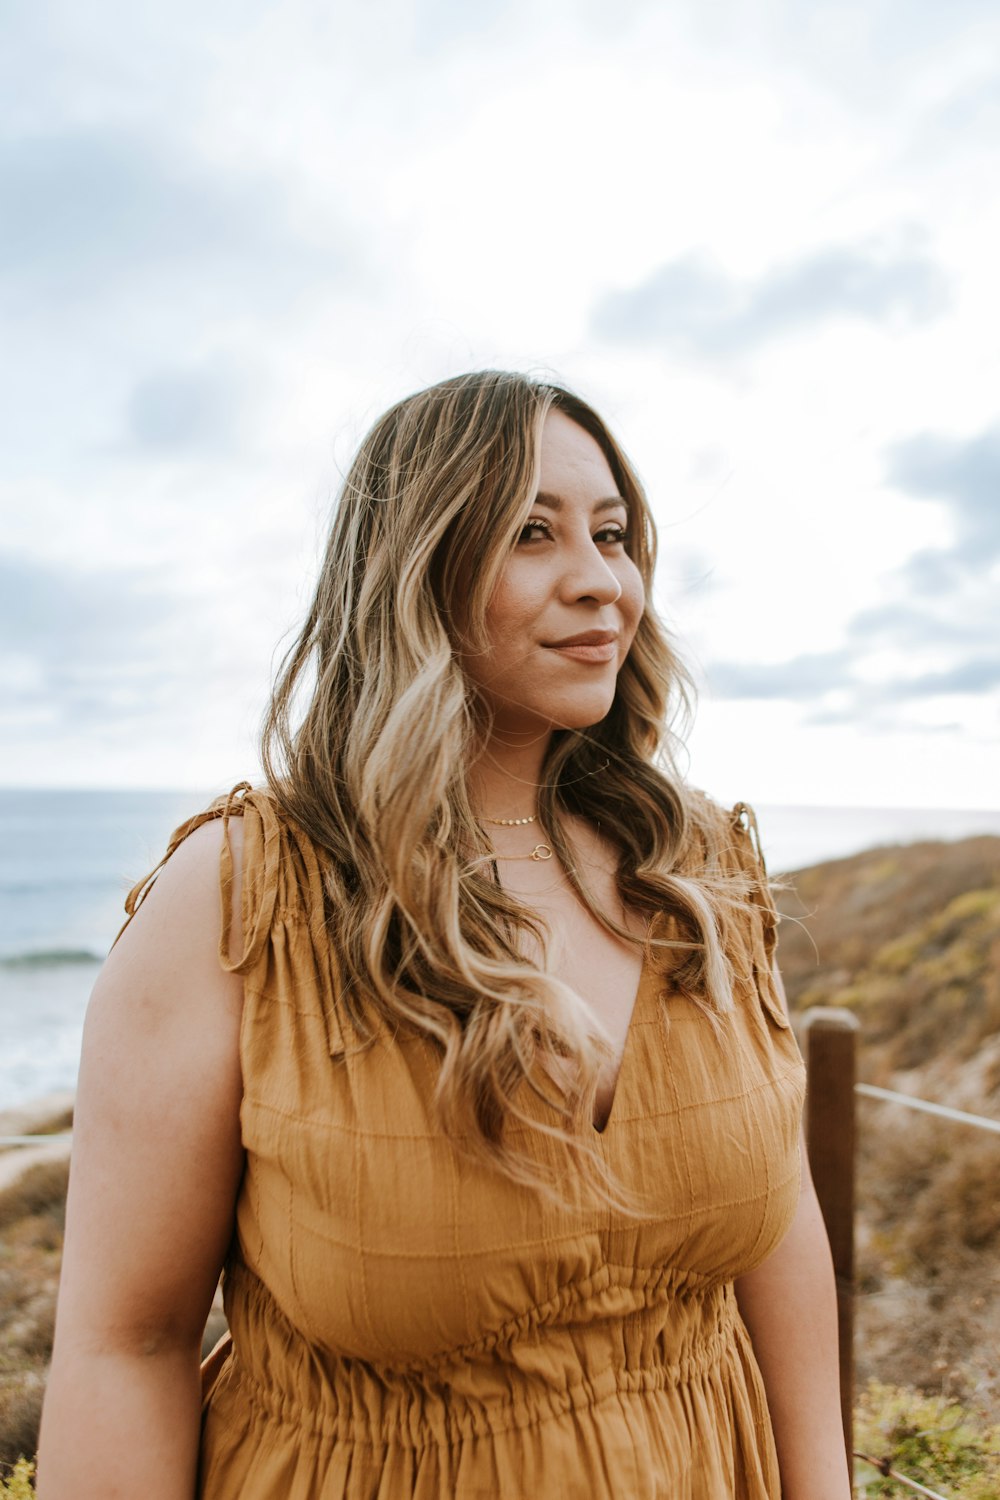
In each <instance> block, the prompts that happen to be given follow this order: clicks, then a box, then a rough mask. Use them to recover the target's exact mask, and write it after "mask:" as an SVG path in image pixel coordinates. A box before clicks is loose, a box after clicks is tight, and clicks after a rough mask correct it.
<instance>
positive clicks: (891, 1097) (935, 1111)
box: [854, 1083, 1000, 1135]
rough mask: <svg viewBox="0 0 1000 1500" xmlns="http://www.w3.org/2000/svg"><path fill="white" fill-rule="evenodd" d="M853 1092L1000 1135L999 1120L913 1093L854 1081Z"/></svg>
mask: <svg viewBox="0 0 1000 1500" xmlns="http://www.w3.org/2000/svg"><path fill="white" fill-rule="evenodd" d="M854 1092H855V1093H856V1094H864V1096H865V1098H866V1099H884V1100H885V1101H886V1102H887V1103H889V1104H902V1105H904V1106H905V1107H906V1108H907V1109H917V1110H920V1111H921V1112H922V1113H923V1114H925V1115H937V1116H938V1118H939V1119H942V1120H954V1121H955V1122H956V1124H958V1125H975V1126H978V1128H979V1129H980V1130H991V1131H992V1132H993V1134H994V1135H1000V1120H988V1119H987V1118H986V1116H985V1115H970V1114H966V1112H965V1110H964V1109H950V1108H949V1106H948V1105H947V1104H932V1103H931V1102H930V1100H929V1099H918V1098H917V1097H916V1095H914V1094H897V1093H894V1092H893V1090H892V1089H880V1088H876V1087H875V1085H874V1084H873V1083H856V1084H855V1085H854Z"/></svg>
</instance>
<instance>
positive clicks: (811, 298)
mask: <svg viewBox="0 0 1000 1500" xmlns="http://www.w3.org/2000/svg"><path fill="white" fill-rule="evenodd" d="M947 295H948V293H947V282H946V279H945V276H944V273H943V272H942V270H941V269H940V267H939V266H938V265H937V264H936V263H935V262H934V261H932V260H931V259H930V258H929V257H927V256H926V255H924V254H922V253H920V252H919V251H917V250H903V251H897V252H887V251H885V250H883V249H880V248H878V247H877V246H874V245H868V246H862V247H860V248H855V249H852V248H850V247H843V248H839V249H830V250H823V251H820V252H818V253H815V254H813V255H807V256H804V257H803V258H802V259H800V260H798V261H792V262H789V263H787V264H785V265H783V266H779V267H777V268H776V269H774V270H772V271H769V272H768V273H766V274H765V275H764V276H762V277H760V278H759V279H758V280H756V281H740V280H738V279H736V278H735V277H732V276H729V275H728V274H727V273H726V272H725V271H723V270H722V269H721V268H720V267H719V266H717V265H716V264H715V263H714V262H713V261H712V260H710V259H709V258H708V257H707V256H704V255H700V254H692V255H687V256H683V257H681V258H680V259H678V260H675V261H671V262H670V263H669V264H667V265H665V266H663V267H661V268H660V270H658V271H657V272H655V273H654V275H652V276H651V277H650V278H649V279H648V280H647V281H645V282H643V283H642V284H641V285H639V286H637V287H634V288H632V289H631V290H630V291H625V292H614V293H611V294H610V295H609V296H606V297H605V298H604V300H603V301H602V302H601V303H599V304H598V306H597V308H596V309H595V311H594V314H593V318H592V327H593V330H594V332H595V333H596V334H597V335H598V336H599V337H601V338H604V339H607V340H609V341H611V342H615V343H623V344H638V345H659V346H662V347H665V348H673V349H677V350H679V351H680V352H681V353H685V354H697V355H703V356H707V357H709V358H711V357H722V356H727V355H733V354H743V353H746V352H748V351H750V350H752V349H756V348H758V347H760V346H762V345H764V344H766V343H769V342H771V341H772V340H774V339H778V338H782V337H784V336H786V335H789V334H794V333H795V332H797V331H798V330H800V329H802V328H806V327H814V326H815V325H817V324H820V323H829V322H834V321H837V320H840V319H844V318H856V319H861V320H863V321H866V322H871V323H885V322H895V321H904V322H924V321H926V320H928V319H930V318H932V317H934V316H936V315H937V314H938V313H939V312H940V311H942V309H943V308H944V306H945V305H946V302H947Z"/></svg>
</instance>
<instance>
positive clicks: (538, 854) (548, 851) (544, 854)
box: [490, 819, 552, 864]
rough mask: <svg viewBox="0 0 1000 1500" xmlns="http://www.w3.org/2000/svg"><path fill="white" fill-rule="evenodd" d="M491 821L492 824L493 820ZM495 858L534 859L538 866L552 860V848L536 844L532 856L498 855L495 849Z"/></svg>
mask: <svg viewBox="0 0 1000 1500" xmlns="http://www.w3.org/2000/svg"><path fill="white" fill-rule="evenodd" d="M490 821H491V822H492V819H491V820H490ZM493 858H494V859H506V860H511V859H533V860H534V861H535V862H536V864H537V863H538V861H540V860H543V859H551V858H552V846H551V845H550V844H536V845H535V847H534V849H532V851H531V853H530V854H498V853H497V851H496V850H495V849H494V850H493Z"/></svg>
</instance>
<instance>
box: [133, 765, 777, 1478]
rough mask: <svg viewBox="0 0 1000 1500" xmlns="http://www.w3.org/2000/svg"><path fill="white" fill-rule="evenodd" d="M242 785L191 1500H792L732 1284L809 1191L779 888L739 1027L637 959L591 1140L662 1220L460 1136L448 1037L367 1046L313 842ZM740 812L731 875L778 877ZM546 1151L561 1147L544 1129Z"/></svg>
mask: <svg viewBox="0 0 1000 1500" xmlns="http://www.w3.org/2000/svg"><path fill="white" fill-rule="evenodd" d="M241 791H243V793H244V794H243V795H242V796H241V797H236V798H234V799H231V806H230V813H231V814H233V815H235V814H239V815H241V816H242V819H243V828H244V850H245V853H244V881H243V893H244V894H243V916H244V932H245V950H244V953H243V956H242V961H241V962H240V963H239V964H238V965H237V967H238V970H239V972H241V973H242V974H243V976H244V980H245V991H246V999H245V1008H244V1013H243V1022H242V1032H241V1040H240V1048H241V1057H242V1066H243V1079H244V1098H243V1104H242V1110H241V1121H242V1133H243V1142H244V1145H245V1148H246V1173H245V1176H244V1178H243V1183H242V1187H241V1189H240V1193H239V1199H238V1203H237V1207H236V1233H235V1236H234V1241H233V1246H232V1250H231V1254H230V1258H229V1262H228V1265H227V1268H226V1274H225V1284H224V1296H225V1306H226V1311H227V1314H228V1317H229V1324H230V1329H231V1334H232V1341H231V1343H227V1345H226V1346H225V1347H224V1348H223V1349H221V1350H220V1351H219V1352H218V1354H217V1355H216V1357H215V1358H214V1359H213V1360H212V1361H211V1362H210V1367H209V1378H208V1379H207V1381H206V1385H207V1395H206V1402H205V1409H204V1420H203V1432H202V1445H201V1467H200V1475H199V1490H198V1493H199V1495H200V1496H202V1497H204V1500H480V1497H482V1500H487V1497H488V1500H529V1497H530V1500H654V1497H657V1500H777V1497H778V1496H779V1494H780V1486H779V1481H778V1472H777V1464H776V1460H775V1453H774V1443H773V1437H772V1432H771V1425H770V1420H769V1417H768V1411H767V1405H766V1401H765V1396H764V1391H763V1387H762V1383H761V1378H760V1374H759V1371H758V1369H757V1365H756V1363H755V1361H754V1356H753V1352H752V1349H751V1346H750V1341H749V1337H748V1335H747V1332H746V1330H745V1328H744V1326H743V1323H742V1321H741V1319H740V1316H739V1312H738V1310H737V1306H736V1299H735V1295H734V1290H733V1278H734V1277H737V1276H739V1275H741V1274H742V1273H743V1272H745V1271H747V1270H749V1269H750V1268H751V1267H753V1266H755V1265H757V1264H758V1263H759V1262H760V1261H761V1260H763V1259H764V1257H765V1256H767V1255H768V1254H769V1253H770V1251H772V1250H773V1249H774V1248H775V1246H776V1245H777V1244H778V1242H779V1241H780V1239H781V1237H782V1235H783V1234H784V1232H785V1230H786V1229H787V1227H788V1225H789V1223H790V1220H791V1218H792V1214H793V1212H794V1209H795V1205H796V1202H797V1197H798V1190H799V1158H798V1129H799V1119H800V1113H801V1106H802V1096H803V1088H804V1070H803V1066H802V1062H801V1058H800V1056H799V1053H798V1049H797V1047H796V1044H795V1040H794V1038H793V1036H792V1033H791V1031H790V1029H789V1027H788V1023H787V1021H786V1019H785V1016H784V1014H783V1012H782V1009H781V1006H780V1004H779V1002H778V1000H777V998H776V996H775V994H774V990H773V988H772V982H771V979H770V959H771V953H772V950H773V946H774V924H775V918H774V912H773V908H772V906H771V904H770V900H769V898H768V897H767V895H766V891H765V888H764V886H763V885H760V886H759V887H758V888H757V891H756V894H755V896H754V897H753V899H751V900H748V901H747V904H746V913H745V922H744V923H743V932H742V936H741V941H740V944H739V951H738V952H734V953H733V954H732V958H733V962H734V965H735V968H736V970H737V973H738V976H739V978H738V984H737V1006H736V1009H735V1011H734V1012H733V1013H732V1014H730V1015H729V1016H727V1017H725V1018H724V1020H723V1024H722V1029H721V1032H719V1033H716V1032H715V1031H714V1030H713V1028H712V1026H711V1025H710V1024H709V1023H708V1022H707V1020H706V1019H705V1017H704V1015H703V1014H702V1013H701V1012H700V1011H699V1010H698V1009H697V1007H696V1006H694V1005H693V1004H692V1003H691V1002H689V1001H687V1000H685V999H683V998H681V997H680V996H678V995H677V994H676V993H672V992H671V990H670V988H669V985H667V984H665V982H664V977H663V975H662V974H661V973H660V972H659V971H658V965H659V960H658V959H656V958H650V957H648V956H647V959H646V961H645V965H644V969H643V974H642V979H641V982H640V984H639V990H638V995H637V998H636V1003H635V1010H634V1013H633V1019H632V1023H631V1027H630V1030H629V1034H628V1039H627V1043H626V1049H625V1053H624V1057H623V1061H622V1065H621V1071H620V1074H619V1077H618V1083H617V1090H616V1094H615V1098H614V1104H613V1109H612V1113H611V1116H610V1119H609V1120H608V1122H607V1124H606V1126H605V1129H604V1131H603V1132H602V1133H601V1134H600V1135H599V1136H598V1137H597V1139H598V1141H599V1146H600V1150H601V1151H603V1152H604V1153H606V1156H607V1159H608V1162H609V1164H610V1165H611V1167H612V1168H613V1169H614V1171H615V1173H616V1174H617V1175H618V1177H619V1178H620V1179H621V1181H622V1182H624V1183H625V1184H627V1185H628V1186H629V1187H632V1188H634V1189H637V1190H638V1191H640V1192H641V1193H642V1194H643V1195H644V1199H645V1200H646V1201H647V1202H648V1203H649V1205H650V1208H649V1213H648V1216H647V1217H645V1218H643V1219H642V1220H641V1221H640V1222H635V1221H630V1220H628V1219H626V1218H624V1217H622V1216H620V1215H618V1214H616V1213H615V1212H613V1211H611V1210H609V1209H606V1210H602V1211H600V1212H595V1211H594V1210H593V1209H591V1210H590V1211H584V1210H581V1211H579V1212H575V1211H573V1210H571V1209H568V1208H565V1207H563V1208H559V1207H557V1206H554V1205H552V1204H550V1203H547V1202H546V1201H544V1200H542V1199H540V1198H538V1197H537V1196H535V1195H533V1194H531V1193H529V1192H526V1191H524V1190H523V1189H518V1188H517V1187H515V1186H513V1185H511V1184H509V1183H507V1182H506V1181H505V1180H504V1179H502V1178H501V1177H499V1176H498V1175H496V1174H494V1173H492V1172H490V1171H488V1170H487V1169H484V1168H480V1167H478V1166H473V1165H470V1163H469V1161H468V1160H467V1159H466V1158H465V1157H463V1156H462V1155H461V1154H460V1153H459V1152H458V1151H457V1150H456V1149H455V1147H454V1146H453V1145H452V1143H451V1142H450V1141H449V1139H448V1138H447V1136H446V1135H444V1134H443V1133H442V1132H441V1130H439V1129H438V1127H437V1125H436V1124H435V1123H434V1120H433V1117H432V1113H431V1110H430V1108H429V1100H430V1098H431V1094H432V1091H433V1086H434V1077H435V1068H436V1058H435V1055H434V1052H433V1049H432V1047H431V1045H430V1044H428V1043H427V1042H425V1041H423V1040H418V1039H404V1038H402V1037H394V1036H392V1035H390V1034H389V1033H388V1031H387V1030H386V1029H384V1028H380V1029H379V1031H378V1037H377V1042H376V1044H375V1045H374V1046H372V1047H369V1048H368V1049H366V1050H359V1049H358V1048H357V1044H356V1042H355V1041H354V1039H353V1037H352V1035H351V1034H350V1028H349V1026H347V1025H346V1024H345V1029H344V1030H342V1029H341V1026H340V1024H339V1021H338V1002H337V967H336V955H335V954H334V953H333V952H331V949H330V945H329V943H328V941H327V935H326V930H325V927H324V919H323V891H322V883H321V874H320V866H319V862H318V860H317V854H316V850H315V848H314V847H313V845H312V844H311V842H310V840H309V839H308V838H307V837H306V836H305V835H304V834H303V833H302V832H301V830H299V829H298V828H296V827H295V826H294V825H292V824H291V823H289V822H288V821H287V820H286V819H284V818H283V817H282V816H279V814H278V812H277V810H276V807H275V804H274V802H273V801H272V800H271V798H270V797H269V796H268V795H267V794H266V793H264V792H259V791H256V792H251V791H249V789H241ZM219 811H220V810H219V809H218V808H216V809H214V810H213V811H210V812H208V813H204V814H201V815H199V816H198V817H197V818H194V819H192V820H191V821H190V822H189V823H188V824H185V825H184V827H183V828H181V829H179V830H178V832H177V834H176V835H175V836H174V840H173V842H172V844H171V849H172V848H174V847H176V844H177V843H178V842H179V841H180V839H181V838H183V837H185V836H186V835H187V834H188V833H189V832H190V831H191V830H192V829H193V828H195V827H197V826H198V825H199V824H200V823H201V822H203V821H205V819H206V818H208V817H212V816H218V815H219ZM744 811H745V810H744V809H742V805H741V807H740V808H738V809H736V810H735V811H734V813H733V814H731V815H730V814H725V813H723V812H721V810H720V812H719V817H720V819H722V820H725V823H726V826H727V827H728V829H729V833H730V837H731V851H730V854H731V862H732V868H733V869H737V868H739V869H744V870H749V871H750V872H751V873H753V874H754V875H755V876H759V875H760V866H759V864H758V862H757V858H756V854H755V851H754V845H753V841H752V839H751V836H750V834H749V832H748V831H747V830H746V828H745V827H744V817H743V816H742V814H743V812H744ZM751 816H752V815H751ZM225 864H226V860H225V856H224V858H223V866H224V884H225V880H226V879H227V878H228V875H227V874H226V873H225ZM139 890H141V887H137V892H138V891H139ZM137 892H133V896H132V898H131V899H132V903H133V904H134V900H135V898H136V894H137ZM223 895H224V906H225V904H226V898H225V891H224V892H223ZM525 1093H526V1096H527V1093H528V1091H527V1090H526V1091H525ZM530 1107H532V1108H537V1109H539V1110H544V1109H545V1108H546V1106H545V1105H544V1104H541V1103H534V1104H532V1105H531V1106H530ZM530 1149H531V1150H532V1151H534V1152H539V1153H551V1154H554V1159H555V1160H556V1162H557V1163H558V1161H559V1152H560V1150H561V1149H562V1148H560V1147H559V1146H558V1144H557V1143H552V1142H549V1141H547V1140H546V1139H545V1138H543V1137H541V1136H539V1135H537V1134H535V1133H530Z"/></svg>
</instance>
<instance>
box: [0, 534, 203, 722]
mask: <svg viewBox="0 0 1000 1500" xmlns="http://www.w3.org/2000/svg"><path fill="white" fill-rule="evenodd" d="M177 610H178V604H177V600H176V599H175V598H172V597H170V596H169V595H168V594H167V593H166V592H165V591H164V589H163V588H162V584H160V583H158V582H157V580H156V579H155V578H154V577H153V576H152V574H151V572H150V573H137V572H135V571H134V570H133V571H130V572H129V573H122V572H114V571H111V570H107V569H100V570H92V571H87V572H75V571H72V570H70V569H66V568H56V567H52V566H50V565H48V564H45V563H41V562H38V561H36V560H34V559H31V558H23V557H15V556H11V555H10V554H6V555H0V640H3V642H4V645H5V649H4V652H3V655H4V658H5V659H6V660H5V675H6V676H8V683H9V686H8V690H7V692H6V694H5V702H4V717H5V718H6V719H7V720H8V722H16V721H17V719H18V717H19V715H26V716H28V717H29V719H30V717H31V716H32V715H33V714H34V713H35V712H37V711H38V710H39V709H44V711H45V713H46V717H47V718H48V719H49V720H53V719H54V720H55V721H57V722H60V723H62V724H65V725H66V726H67V727H68V726H70V725H72V726H73V727H76V726H77V725H79V724H81V723H89V722H94V721H99V720H100V717H101V715H102V714H103V715H105V716H107V717H108V718H110V717H111V716H112V714H113V715H114V717H121V716H122V715H126V716H128V715H129V714H130V713H134V712H144V711H145V710H146V709H147V707H148V706H149V700H150V698H151V697H152V696H155V692H156V684H157V681H158V680H162V679H164V678H166V677H168V676H169V675H170V671H169V665H167V664H165V663H164V662H163V660H162V656H161V648H162V638H161V637H162V631H163V628H164V626H165V625H167V624H168V623H169V621H170V620H171V619H172V618H173V617H175V616H176V613H177ZM8 674H9V675H8Z"/></svg>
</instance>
